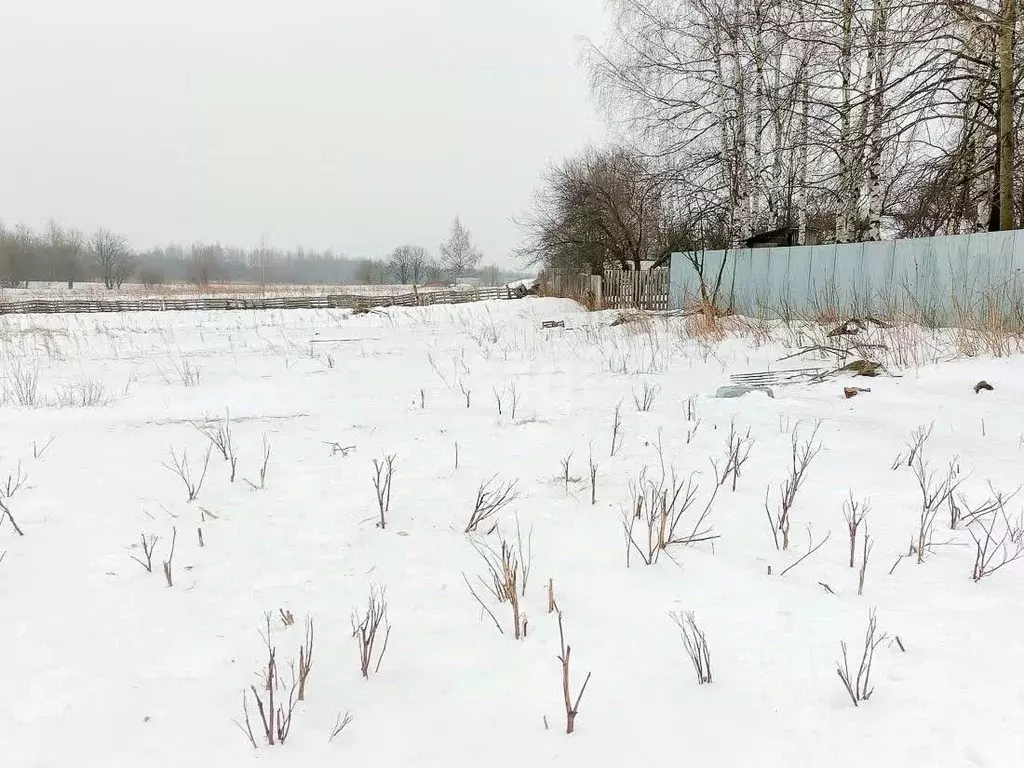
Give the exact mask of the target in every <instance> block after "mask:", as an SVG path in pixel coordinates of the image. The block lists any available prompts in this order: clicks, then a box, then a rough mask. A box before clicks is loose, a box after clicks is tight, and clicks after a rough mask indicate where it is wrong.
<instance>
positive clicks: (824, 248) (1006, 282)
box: [669, 230, 1024, 324]
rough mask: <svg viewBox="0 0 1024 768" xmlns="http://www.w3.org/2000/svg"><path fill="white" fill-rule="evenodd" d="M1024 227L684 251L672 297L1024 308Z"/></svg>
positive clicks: (941, 310) (796, 304) (840, 309)
mask: <svg viewBox="0 0 1024 768" xmlns="http://www.w3.org/2000/svg"><path fill="white" fill-rule="evenodd" d="M1022 269H1024V230H1015V231H1012V232H992V233H980V234H972V235H958V236H952V237H930V238H919V239H912V240H891V241H884V242H874V243H849V244H843V245H838V244H832V245H815V246H795V247H778V248H755V249H737V250H729V251H704V252H701V253H692V254H683V253H676V254H673V256H672V262H671V271H670V288H669V294H670V305H671V307H672V308H673V309H680V308H683V307H684V306H686V305H687V303H688V302H690V301H692V300H694V299H697V298H699V297H700V295H701V292H700V286H701V279H702V277H703V281H704V284H705V285H706V286H707V288H708V290H709V291H711V290H714V289H715V286H716V285H717V286H718V303H719V304H720V305H724V306H730V307H732V308H733V309H734V310H735V311H736V312H738V313H741V314H746V315H760V316H764V315H773V316H778V315H781V314H784V313H791V314H796V315H800V314H808V313H823V312H830V313H831V312H836V313H838V314H841V315H848V316H852V315H863V314H869V313H875V314H893V313H911V314H913V315H914V316H916V317H920V318H921V319H923V320H925V321H927V322H930V323H934V324H942V323H947V322H950V321H952V320H954V319H955V318H957V317H960V316H962V315H963V313H965V312H966V313H971V314H978V313H980V312H987V311H992V310H996V309H998V310H999V311H1003V312H1009V311H1016V310H1018V309H1024V280H1022V275H1021V271H1022Z"/></svg>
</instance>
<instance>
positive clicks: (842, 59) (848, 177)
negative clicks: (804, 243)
mask: <svg viewBox="0 0 1024 768" xmlns="http://www.w3.org/2000/svg"><path fill="white" fill-rule="evenodd" d="M852 59H853V0H843V16H842V42H841V45H840V50H839V77H840V81H841V91H842V96H841V98H842V103H841V105H840V107H839V126H840V127H839V201H838V202H839V205H838V206H837V208H836V242H839V243H848V242H849V241H850V225H851V221H850V208H851V206H852V204H853V201H852V199H851V198H852V197H853V193H852V189H853V186H854V185H853V141H852V140H851V137H850V111H851V108H850V86H851V82H850V80H851V78H852Z"/></svg>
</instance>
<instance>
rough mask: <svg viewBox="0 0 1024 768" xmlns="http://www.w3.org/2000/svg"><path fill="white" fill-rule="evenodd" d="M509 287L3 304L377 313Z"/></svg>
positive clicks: (56, 308)
mask: <svg viewBox="0 0 1024 768" xmlns="http://www.w3.org/2000/svg"><path fill="white" fill-rule="evenodd" d="M519 295H520V294H518V293H517V292H516V291H515V290H514V289H512V288H509V287H508V286H501V287H497V288H474V289H471V290H447V291H415V292H412V293H403V294H399V295H396V296H366V295H360V294H345V293H339V294H330V295H327V296H275V297H270V298H244V297H238V296H229V297H216V298H194V299H159V298H154V299H30V300H27V301H4V300H0V315H4V314H22V315H25V314H37V313H38V314H58V313H59V314H65V313H93V312H202V311H217V310H243V309H250V310H260V309H375V308H379V307H423V306H430V305H433V304H465V303H468V302H472V301H487V300H494V299H514V298H518V297H519Z"/></svg>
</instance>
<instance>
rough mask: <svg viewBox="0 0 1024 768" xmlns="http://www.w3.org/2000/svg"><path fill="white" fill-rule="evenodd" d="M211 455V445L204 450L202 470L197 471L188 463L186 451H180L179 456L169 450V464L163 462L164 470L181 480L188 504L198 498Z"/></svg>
mask: <svg viewBox="0 0 1024 768" xmlns="http://www.w3.org/2000/svg"><path fill="white" fill-rule="evenodd" d="M212 454H213V446H212V445H211V446H210V447H209V448H207V449H206V455H205V456H204V458H203V466H202V469H200V470H198V472H197V470H196V469H195V468H194V467H193V466H192V465H191V464H190V463H189V460H188V451H187V450H185V449H182V451H181V455H180V456H179V455H178V454H177V452H175V450H174V449H173V448H172V449H171V463H169V464H168V463H167V462H164V464H163V466H164V468H166V469H168V470H170V471H171V472H173V473H174V475H175V476H177V477H178V479H179V480H181V482H182V484H183V485H184V486H185V491H186V492H187V493H188V500H189V502H193V501H195V500H196V499H197V498H199V492H200V491H201V490H202V489H203V481H204V480H206V471H207V470H208V469H209V467H210V456H211V455H212Z"/></svg>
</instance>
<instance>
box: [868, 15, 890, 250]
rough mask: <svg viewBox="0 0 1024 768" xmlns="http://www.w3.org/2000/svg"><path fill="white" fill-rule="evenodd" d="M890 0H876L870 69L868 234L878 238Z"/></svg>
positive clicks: (879, 231)
mask: <svg viewBox="0 0 1024 768" xmlns="http://www.w3.org/2000/svg"><path fill="white" fill-rule="evenodd" d="M888 1H889V0H875V7H874V10H873V12H872V20H871V42H870V46H871V49H870V51H869V54H868V55H869V59H868V69H869V70H870V71H871V77H872V80H873V82H872V83H869V87H871V88H872V92H871V119H870V123H869V125H868V234H867V239H868V240H869V241H872V242H875V241H878V240H881V239H882V130H883V128H884V118H883V114H882V110H883V108H884V106H885V103H884V99H885V87H886V78H885V75H886V67H885V53H886V45H887V42H888V37H887V28H888V22H889V19H888V13H889V11H888V8H887V7H886V4H887V3H888Z"/></svg>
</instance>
